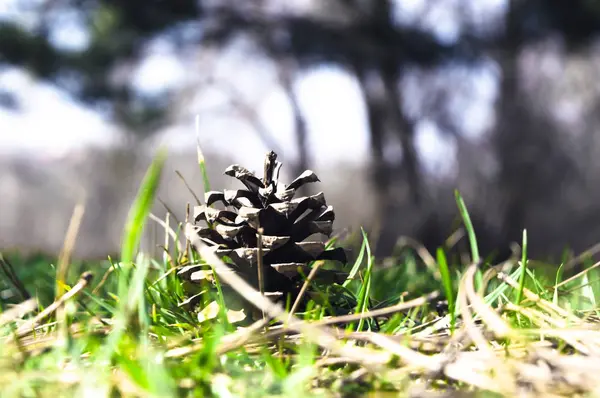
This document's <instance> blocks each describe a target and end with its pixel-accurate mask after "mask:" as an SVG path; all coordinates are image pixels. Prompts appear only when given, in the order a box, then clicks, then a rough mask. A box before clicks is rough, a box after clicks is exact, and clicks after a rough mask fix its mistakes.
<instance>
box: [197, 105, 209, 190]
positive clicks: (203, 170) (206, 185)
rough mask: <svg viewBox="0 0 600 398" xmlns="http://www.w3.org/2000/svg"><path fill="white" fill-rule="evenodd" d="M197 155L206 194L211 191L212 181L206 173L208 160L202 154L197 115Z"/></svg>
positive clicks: (198, 117) (198, 116)
mask: <svg viewBox="0 0 600 398" xmlns="http://www.w3.org/2000/svg"><path fill="white" fill-rule="evenodd" d="M196 155H197V158H198V167H200V173H202V182H203V184H204V185H203V186H204V192H208V191H210V180H209V179H208V172H207V171H206V159H204V153H202V148H201V147H200V115H196Z"/></svg>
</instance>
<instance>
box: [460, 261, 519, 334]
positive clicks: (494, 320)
mask: <svg viewBox="0 0 600 398" xmlns="http://www.w3.org/2000/svg"><path fill="white" fill-rule="evenodd" d="M476 272H477V265H476V264H471V265H470V266H469V268H468V269H467V272H465V277H464V281H465V284H464V287H465V293H466V295H467V298H468V299H469V301H470V302H471V306H472V308H473V309H474V310H475V311H476V312H477V315H479V316H480V317H481V319H482V320H483V321H484V322H485V323H486V325H487V326H488V328H490V329H491V330H492V332H494V334H495V335H496V336H497V337H498V338H504V337H508V336H511V337H515V336H516V335H515V333H513V332H512V330H511V328H510V326H508V324H507V323H506V322H504V320H503V319H502V318H501V317H500V315H498V314H497V313H496V312H495V311H494V310H493V309H492V308H491V307H490V306H489V305H487V304H486V303H485V302H484V301H483V298H482V297H481V296H480V295H479V294H477V292H476V291H475V285H474V283H473V280H474V278H475V273H476ZM483 288H484V287H482V289H483Z"/></svg>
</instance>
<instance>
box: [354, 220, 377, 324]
mask: <svg viewBox="0 0 600 398" xmlns="http://www.w3.org/2000/svg"><path fill="white" fill-rule="evenodd" d="M361 233H362V236H363V242H366V251H367V269H366V271H365V277H364V280H363V283H362V285H361V287H360V291H359V293H358V305H357V307H356V313H359V314H360V313H363V312H366V311H367V310H368V307H369V293H370V290H371V274H372V271H373V264H374V263H375V261H374V259H373V256H372V254H371V246H370V245H369V242H368V237H367V233H366V232H365V230H364V229H362V228H361ZM364 323H365V320H364V319H361V320H360V321H359V322H358V328H357V330H362V327H363V325H364Z"/></svg>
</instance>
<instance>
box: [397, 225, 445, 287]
mask: <svg viewBox="0 0 600 398" xmlns="http://www.w3.org/2000/svg"><path fill="white" fill-rule="evenodd" d="M396 245H397V246H399V247H411V248H413V249H414V250H415V251H416V252H417V254H418V255H419V257H421V260H423V262H424V263H425V265H426V266H427V268H428V269H429V272H430V273H431V275H433V277H434V278H435V279H436V280H438V281H440V280H442V276H441V275H440V270H439V267H438V265H437V261H436V260H435V258H433V256H432V255H431V254H430V253H429V252H428V251H427V249H426V248H425V246H423V245H422V244H420V243H419V242H417V241H416V240H414V239H412V238H409V237H407V236H402V237H400V238H399V239H398V242H397V243H396Z"/></svg>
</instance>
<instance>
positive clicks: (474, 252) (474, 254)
mask: <svg viewBox="0 0 600 398" xmlns="http://www.w3.org/2000/svg"><path fill="white" fill-rule="evenodd" d="M454 197H455V198H456V204H457V205H458V210H459V212H460V216H461V217H462V219H463V223H464V224H465V228H466V230H467V236H468V237H469V246H470V247H471V261H473V262H474V263H479V261H481V258H480V257H479V247H478V246H477V236H476V235H475V229H474V228H473V223H472V222H471V216H469V212H468V210H467V206H466V205H465V201H464V200H463V198H462V196H461V195H460V193H459V192H458V190H456V191H454ZM475 277H476V284H477V286H476V287H477V288H479V286H481V284H482V279H483V278H482V276H481V271H480V270H477V273H476V275H475Z"/></svg>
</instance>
